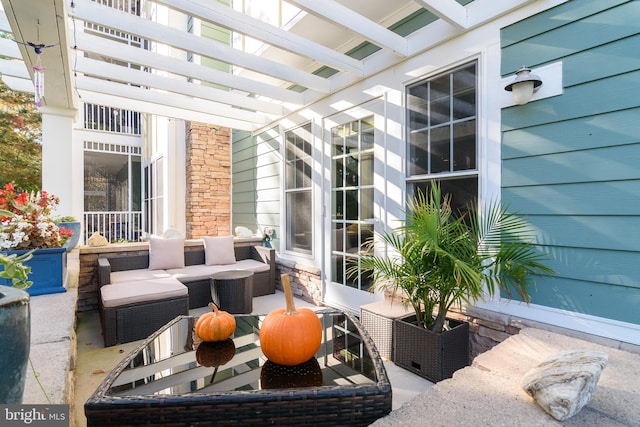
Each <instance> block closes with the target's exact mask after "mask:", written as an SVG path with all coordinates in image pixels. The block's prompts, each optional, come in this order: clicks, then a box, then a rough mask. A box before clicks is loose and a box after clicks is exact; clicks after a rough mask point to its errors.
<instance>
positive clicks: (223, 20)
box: [156, 0, 362, 76]
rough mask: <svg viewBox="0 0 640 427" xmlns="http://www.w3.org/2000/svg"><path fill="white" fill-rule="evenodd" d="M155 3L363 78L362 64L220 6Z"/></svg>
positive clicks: (177, 0)
mask: <svg viewBox="0 0 640 427" xmlns="http://www.w3.org/2000/svg"><path fill="white" fill-rule="evenodd" d="M156 3H161V4H164V5H165V6H167V7H169V8H171V9H174V10H178V11H180V12H183V13H185V14H187V15H191V16H194V17H196V18H198V19H201V20H203V21H208V22H211V23H213V24H217V25H220V26H222V27H225V28H227V29H229V30H231V31H234V32H238V33H241V34H244V35H247V36H249V37H252V38H255V39H258V40H262V41H263V42H265V43H267V44H270V45H272V46H276V47H279V48H281V49H284V50H287V51H289V52H292V53H294V54H296V55H300V56H304V57H307V58H311V59H313V60H316V61H318V62H320V63H322V64H324V65H328V66H330V67H333V68H335V69H337V70H340V71H346V72H349V73H353V74H356V75H358V76H362V62H360V61H358V60H356V59H354V58H351V57H349V56H347V55H345V54H343V53H340V52H338V51H335V50H333V49H329V48H328V47H326V46H323V45H321V44H320V43H316V42H314V41H311V40H309V39H306V38H304V37H301V36H298V35H297V34H294V33H291V32H289V31H285V30H282V29H280V28H278V27H275V26H273V25H270V24H268V23H266V22H263V21H261V20H259V19H256V18H253V17H251V16H247V15H245V14H243V13H240V12H237V11H235V10H233V9H231V8H230V7H227V6H223V5H222V4H221V3H218V2H215V1H203V0H156Z"/></svg>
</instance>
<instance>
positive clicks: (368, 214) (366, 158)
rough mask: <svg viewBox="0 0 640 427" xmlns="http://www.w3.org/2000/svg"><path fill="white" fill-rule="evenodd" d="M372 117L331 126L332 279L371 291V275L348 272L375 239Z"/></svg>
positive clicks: (335, 281) (373, 133)
mask: <svg viewBox="0 0 640 427" xmlns="http://www.w3.org/2000/svg"><path fill="white" fill-rule="evenodd" d="M374 130H375V128H374V122H373V116H371V117H367V118H365V119H361V120H355V121H352V122H350V123H346V124H343V125H340V126H336V127H335V128H333V129H331V201H332V206H331V213H332V217H331V223H332V224H331V225H332V227H331V231H332V233H333V239H332V247H331V257H332V262H333V268H332V276H331V280H332V281H333V282H334V283H338V284H342V285H345V286H349V287H352V288H355V289H360V290H369V288H370V287H371V285H372V281H371V276H370V275H365V274H358V275H351V276H350V275H347V274H346V272H347V270H348V269H349V268H350V267H351V266H354V265H358V263H359V258H360V255H361V254H362V250H363V249H364V248H363V244H364V243H366V242H368V241H369V240H370V239H372V238H373V221H372V220H373V217H374V215H373V210H374V200H373V195H374V186H373V176H374V173H373V172H374V171H373V159H374V155H373V153H374V135H375V132H374Z"/></svg>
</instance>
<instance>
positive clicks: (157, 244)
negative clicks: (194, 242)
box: [149, 236, 184, 270]
mask: <svg viewBox="0 0 640 427" xmlns="http://www.w3.org/2000/svg"><path fill="white" fill-rule="evenodd" d="M182 267H184V239H163V238H162V237H157V236H151V237H150V238H149V270H164V269H167V268H182Z"/></svg>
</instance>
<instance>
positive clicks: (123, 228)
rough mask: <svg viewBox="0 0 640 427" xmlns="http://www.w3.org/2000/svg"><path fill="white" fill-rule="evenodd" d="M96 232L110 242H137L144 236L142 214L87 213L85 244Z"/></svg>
mask: <svg viewBox="0 0 640 427" xmlns="http://www.w3.org/2000/svg"><path fill="white" fill-rule="evenodd" d="M96 231H97V232H99V233H100V234H102V235H103V236H104V237H106V238H107V240H108V241H109V242H116V241H120V240H127V241H134V242H137V241H139V240H140V237H141V235H142V212H131V211H121V212H85V213H84V242H85V243H86V242H87V240H88V239H89V237H91V235H92V234H93V233H94V232H96Z"/></svg>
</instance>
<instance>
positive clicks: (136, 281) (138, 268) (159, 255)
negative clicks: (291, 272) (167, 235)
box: [97, 236, 275, 346]
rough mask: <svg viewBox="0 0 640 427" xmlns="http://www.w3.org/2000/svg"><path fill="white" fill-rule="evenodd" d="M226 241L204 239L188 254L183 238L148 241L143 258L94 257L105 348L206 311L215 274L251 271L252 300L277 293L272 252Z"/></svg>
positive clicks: (263, 248)
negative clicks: (195, 310) (201, 309)
mask: <svg viewBox="0 0 640 427" xmlns="http://www.w3.org/2000/svg"><path fill="white" fill-rule="evenodd" d="M229 237H230V238H226V237H224V238H210V237H205V238H204V239H203V240H204V247H203V248H202V249H200V247H190V250H185V247H184V241H183V240H182V239H151V240H150V242H149V249H148V251H147V253H140V254H137V255H131V254H128V253H123V254H120V255H119V256H105V257H98V260H97V262H98V285H99V286H100V313H101V318H102V325H103V333H104V343H105V346H111V345H114V344H116V343H126V342H130V341H135V340H139V339H142V338H146V337H147V336H149V335H150V334H151V333H152V332H154V331H155V330H157V329H158V328H159V327H161V326H162V325H164V324H165V323H167V322H168V321H170V320H171V319H173V318H174V317H176V316H178V315H186V314H188V311H189V309H193V308H198V307H206V306H207V304H208V303H209V302H211V301H212V283H211V276H212V275H213V274H215V273H221V272H226V271H249V272H252V273H253V274H252V282H253V284H252V291H251V292H252V293H251V296H252V297H254V296H262V295H268V294H272V293H273V292H275V251H274V250H273V249H270V248H265V247H262V246H234V243H233V237H232V236H229ZM207 242H208V243H209V244H208V245H207ZM142 320H144V321H142Z"/></svg>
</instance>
